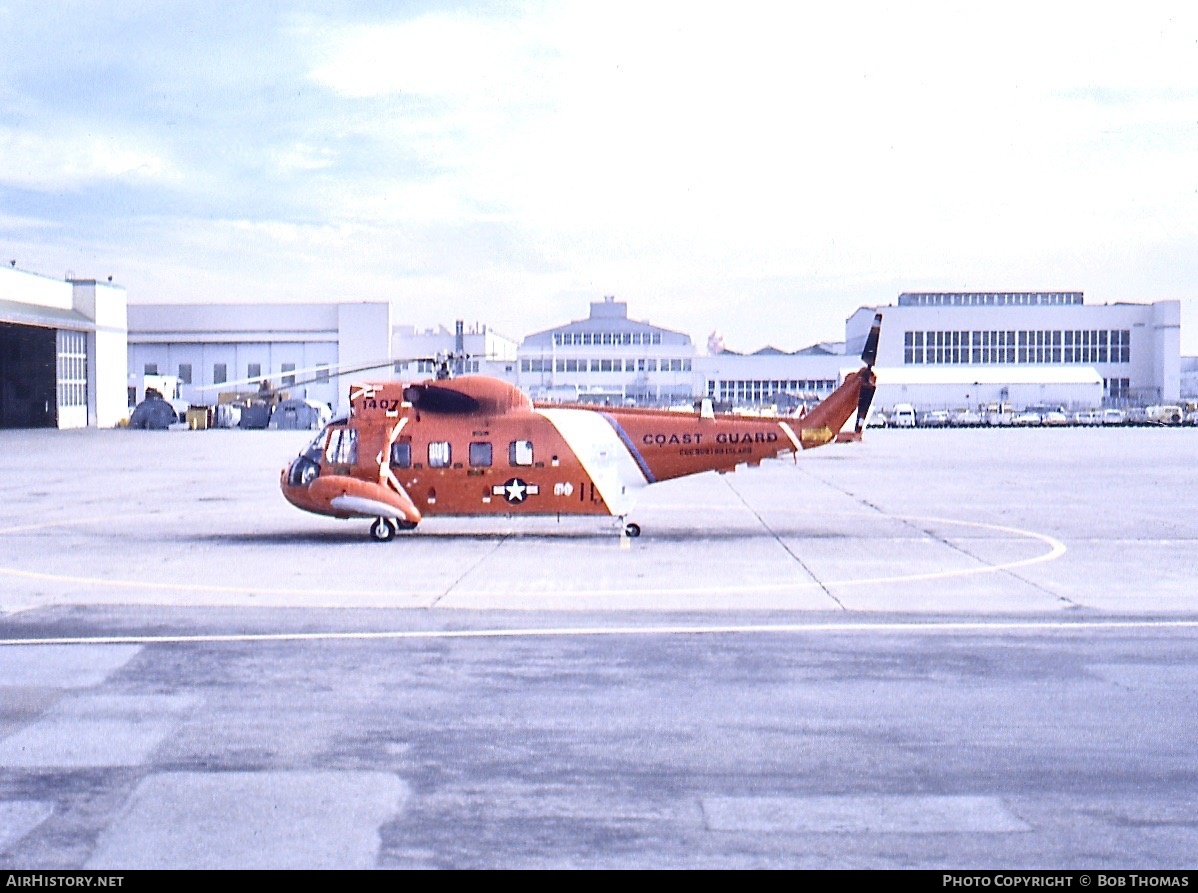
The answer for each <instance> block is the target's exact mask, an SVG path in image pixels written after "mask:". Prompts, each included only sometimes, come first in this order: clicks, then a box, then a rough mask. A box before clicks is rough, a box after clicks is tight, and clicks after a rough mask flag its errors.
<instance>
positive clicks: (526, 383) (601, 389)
mask: <svg viewBox="0 0 1198 893" xmlns="http://www.w3.org/2000/svg"><path fill="white" fill-rule="evenodd" d="M518 355H519V360H520V365H519V377H518V380H517V384H518V385H519V386H520V387H521V388H523V389H524V390H525V391H526V392H527V393H528V394H529V395H530V396H532V397H533V398H534V399H550V400H552V399H559V400H565V401H574V400H581V401H583V402H591V403H610V404H613V405H614V404H623V403H628V404H631V403H636V404H639V405H642V406H660V405H668V404H671V403H677V402H686V401H692V400H694V397H695V394H696V393H697V390H696V384H695V378H694V360H695V345H694V343H693V342H692V341H691V338H690V336H689V335H684V334H683V333H681V332H675V331H673V330H672V329H663V328H661V327H660V326H654V325H651V324H649V323H648V322H641V321H638V320H632V319H629V318H628V305H627V304H626V303H625V302H623V301H617V300H616V299H615V298H613V297H606V298H604V299H603V300H602V301H596V302H593V303H592V304H591V312H590V316H588V317H587V318H586V319H581V320H574V321H573V322H569V323H566V324H565V325H562V326H556V327H555V328H552V329H545V330H544V331H542V332H536V333H534V334H532V335H529V336H528V337H527V338H525V339H524V341H523V342H522V343H521V344H520V349H519V351H518Z"/></svg>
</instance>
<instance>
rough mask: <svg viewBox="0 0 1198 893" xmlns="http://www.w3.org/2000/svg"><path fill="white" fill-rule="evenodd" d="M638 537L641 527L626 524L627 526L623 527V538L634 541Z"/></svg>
mask: <svg viewBox="0 0 1198 893" xmlns="http://www.w3.org/2000/svg"><path fill="white" fill-rule="evenodd" d="M640 535H641V525H640V524H634V523H628V524H625V525H624V536H626V537H629V538H631V539H635V538H636V537H638V536H640Z"/></svg>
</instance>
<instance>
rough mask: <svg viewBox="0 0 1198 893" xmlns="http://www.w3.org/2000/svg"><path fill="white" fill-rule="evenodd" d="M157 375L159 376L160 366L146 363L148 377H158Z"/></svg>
mask: <svg viewBox="0 0 1198 893" xmlns="http://www.w3.org/2000/svg"><path fill="white" fill-rule="evenodd" d="M157 374H158V364H157V363H146V375H157Z"/></svg>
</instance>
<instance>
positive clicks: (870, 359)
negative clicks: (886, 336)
mask: <svg viewBox="0 0 1198 893" xmlns="http://www.w3.org/2000/svg"><path fill="white" fill-rule="evenodd" d="M881 337H882V314H881V313H875V314H874V324H873V326H872V327H871V328H870V330H869V337H868V338H866V339H865V349H864V350H863V351H861V362H863V363H864V364H865V365H866V366H868V367H869V368H870V369H872V368H873V367H874V363H875V362H877V359H878V339H880V338H881Z"/></svg>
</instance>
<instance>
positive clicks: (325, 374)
mask: <svg viewBox="0 0 1198 893" xmlns="http://www.w3.org/2000/svg"><path fill="white" fill-rule="evenodd" d="M328 380H329V367H328V364H327V363H321V364H320V365H319V366H317V367H316V381H317V382H318V383H319V384H326V383H327V382H328Z"/></svg>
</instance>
